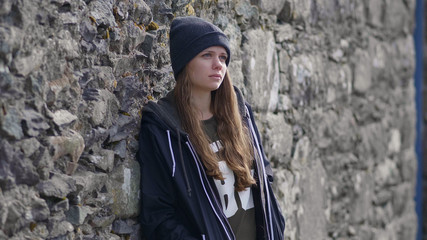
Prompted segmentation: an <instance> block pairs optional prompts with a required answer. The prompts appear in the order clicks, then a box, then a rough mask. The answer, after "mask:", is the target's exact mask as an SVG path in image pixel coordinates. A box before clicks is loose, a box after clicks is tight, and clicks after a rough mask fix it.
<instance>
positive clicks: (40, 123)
mask: <svg viewBox="0 0 427 240" xmlns="http://www.w3.org/2000/svg"><path fill="white" fill-rule="evenodd" d="M22 126H23V129H24V133H25V134H27V135H28V136H31V137H37V136H38V135H40V133H41V132H43V131H45V130H47V129H49V128H50V126H49V124H47V123H46V120H45V118H44V117H43V116H42V115H41V114H40V113H38V112H36V111H34V110H32V109H27V110H24V111H23V119H22Z"/></svg>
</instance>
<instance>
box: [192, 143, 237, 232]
mask: <svg viewBox="0 0 427 240" xmlns="http://www.w3.org/2000/svg"><path fill="white" fill-rule="evenodd" d="M186 144H187V146H188V148H189V149H190V152H191V154H192V155H193V159H194V161H195V163H196V165H197V171H198V172H199V177H200V181H201V183H202V186H203V190H204V191H205V194H206V197H207V198H208V200H209V204H210V205H211V207H212V209H213V210H214V213H215V215H216V217H217V218H218V220H219V221H220V223H221V226H222V227H223V229H224V231H225V233H226V234H227V237H228V239H231V240H233V239H236V237H235V236H234V233H233V232H231V236H230V233H229V232H228V230H227V227H226V225H227V226H228V227H229V228H231V227H230V225H229V223H228V222H225V223H224V221H223V220H222V219H221V217H220V216H219V214H218V212H217V210H216V209H215V207H214V206H213V203H212V200H211V198H210V197H209V194H208V192H207V189H206V186H205V184H204V182H203V178H202V175H203V177H204V178H205V181H206V182H208V179H207V177H206V175H205V173H204V171H200V169H201V166H200V159H199V157H198V156H197V154H196V151H195V150H194V148H193V145H192V144H191V142H190V139H188V136H187V142H186ZM202 172H203V174H202ZM208 187H209V190H210V191H211V193H213V190H212V188H211V187H210V185H208ZM214 201H215V204H216V205H217V206H220V205H219V203H218V201H217V200H216V199H214ZM220 214H221V216H222V217H223V218H225V219H226V218H227V217H226V216H225V215H224V213H223V212H220Z"/></svg>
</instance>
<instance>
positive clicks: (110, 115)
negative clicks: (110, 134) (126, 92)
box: [88, 90, 119, 128]
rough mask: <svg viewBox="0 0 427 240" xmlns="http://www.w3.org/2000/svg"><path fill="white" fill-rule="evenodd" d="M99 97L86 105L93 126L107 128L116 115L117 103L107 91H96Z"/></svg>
mask: <svg viewBox="0 0 427 240" xmlns="http://www.w3.org/2000/svg"><path fill="white" fill-rule="evenodd" d="M98 94H99V97H98V98H96V99H95V100H94V101H90V102H89V103H88V106H89V110H90V121H91V123H92V124H93V126H98V127H103V128H109V127H110V126H111V125H112V124H113V121H114V118H115V117H116V114H117V109H118V105H119V102H118V101H117V99H116V97H115V96H114V94H112V93H111V92H109V91H107V90H98Z"/></svg>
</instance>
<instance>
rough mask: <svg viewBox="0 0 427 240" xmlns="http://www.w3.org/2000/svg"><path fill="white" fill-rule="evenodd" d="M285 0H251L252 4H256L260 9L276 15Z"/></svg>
mask: <svg viewBox="0 0 427 240" xmlns="http://www.w3.org/2000/svg"><path fill="white" fill-rule="evenodd" d="M285 2H286V0H279V1H275V0H255V1H251V3H252V4H256V5H257V6H258V7H259V8H260V9H261V11H263V12H266V13H270V14H273V15H277V14H279V13H280V11H281V10H282V8H283V6H284V5H285Z"/></svg>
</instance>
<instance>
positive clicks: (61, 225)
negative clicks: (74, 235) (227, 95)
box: [48, 221, 74, 238]
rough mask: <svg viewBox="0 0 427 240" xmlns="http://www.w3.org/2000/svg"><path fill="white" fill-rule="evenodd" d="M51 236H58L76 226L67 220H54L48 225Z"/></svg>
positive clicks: (72, 229)
mask: <svg viewBox="0 0 427 240" xmlns="http://www.w3.org/2000/svg"><path fill="white" fill-rule="evenodd" d="M48 230H49V238H57V237H61V236H64V235H66V234H67V233H70V232H72V231H74V227H73V225H72V224H71V223H69V222H67V221H54V222H50V225H49V226H48Z"/></svg>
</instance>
